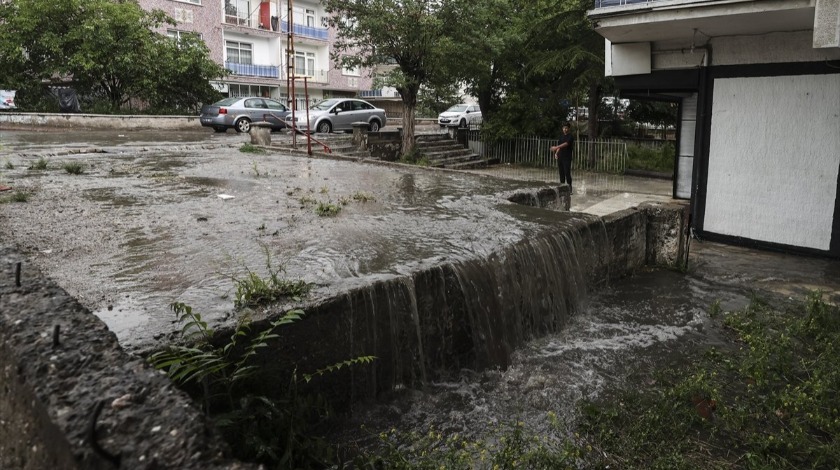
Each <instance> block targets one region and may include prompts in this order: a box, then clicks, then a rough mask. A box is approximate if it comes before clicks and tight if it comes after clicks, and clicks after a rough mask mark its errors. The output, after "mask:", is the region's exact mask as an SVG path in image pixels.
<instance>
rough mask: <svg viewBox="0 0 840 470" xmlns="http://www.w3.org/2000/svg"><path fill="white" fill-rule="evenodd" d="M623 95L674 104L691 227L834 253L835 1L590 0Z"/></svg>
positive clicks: (837, 133)
mask: <svg viewBox="0 0 840 470" xmlns="http://www.w3.org/2000/svg"><path fill="white" fill-rule="evenodd" d="M589 17H590V19H591V20H592V21H593V23H594V27H595V30H596V31H597V32H598V33H600V34H601V35H602V36H604V38H606V70H605V72H606V75H608V76H613V77H615V82H616V84H617V85H618V88H619V89H620V90H621V94H622V97H637V98H651V99H663V100H671V101H676V102H678V103H679V104H680V108H681V109H680V116H681V119H680V122H679V129H678V137H677V138H678V142H679V144H678V163H677V170H676V178H675V184H674V195H675V196H676V197H680V198H690V199H691V201H692V204H691V206H692V217H693V225H694V228H695V231H696V233H698V234H700V235H701V236H704V237H706V238H710V239H719V240H722V241H730V242H735V243H742V244H748V245H757V246H762V247H765V248H773V249H782V250H786V251H798V252H809V253H816V254H823V255H825V254H827V255H830V256H832V257H840V199H838V194H840V191H838V187H840V177H839V176H838V175H840V0H658V1H657V0H649V1H640V0H595V4H594V8H593V9H592V10H590V12H589Z"/></svg>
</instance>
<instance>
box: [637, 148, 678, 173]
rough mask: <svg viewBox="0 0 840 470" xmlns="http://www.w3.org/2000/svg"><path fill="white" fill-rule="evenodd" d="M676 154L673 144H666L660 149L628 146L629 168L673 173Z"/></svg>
mask: <svg viewBox="0 0 840 470" xmlns="http://www.w3.org/2000/svg"><path fill="white" fill-rule="evenodd" d="M674 153H675V151H674V144H672V143H671V142H665V143H664V144H662V146H661V147H659V148H651V147H646V146H641V145H628V146H627V156H628V161H627V168H632V169H634V170H645V171H658V172H663V173H673V171H674Z"/></svg>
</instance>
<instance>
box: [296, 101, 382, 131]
mask: <svg viewBox="0 0 840 470" xmlns="http://www.w3.org/2000/svg"><path fill="white" fill-rule="evenodd" d="M386 121H387V120H386V117H385V110H384V109H381V108H377V107H375V106H374V105H372V104H370V103H368V102H367V101H364V100H357V99H354V98H331V99H328V100H324V101H321V102H320V103H318V104H316V105H315V106H312V107H311V108H309V122H306V110H305V109H301V110H296V111H295V124H297V128H298V129H303V130H307V129H315V132H320V133H324V134H326V133H330V132H332V131H351V130H353V123H354V122H366V123H367V124H368V130H370V131H371V132H376V131H378V130H379V129H382V128H383V127H385V122H386ZM292 124H293V122H292V116H291V115H289V116H287V117H286V125H287V127H292Z"/></svg>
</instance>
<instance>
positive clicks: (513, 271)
mask: <svg viewBox="0 0 840 470" xmlns="http://www.w3.org/2000/svg"><path fill="white" fill-rule="evenodd" d="M567 196H568V195H567V194H561V193H560V192H554V193H551V194H549V192H540V193H538V195H537V197H535V198H533V197H532V198H529V197H516V196H512V199H517V200H521V201H523V202H525V204H529V203H528V202H527V201H529V200H530V201H534V202H533V204H534V205H540V206H546V205H550V204H559V205H560V206H561V207H562V206H563V205H565V204H566V203H567V199H566V197H567ZM529 210H530V209H529ZM686 210H687V207H686V206H684V205H676V204H675V205H660V204H648V205H642V206H640V207H639V208H638V209H628V210H625V211H622V212H618V213H615V214H612V215H610V216H608V217H606V218H604V219H601V218H597V217H594V216H593V217H592V218H591V219H585V220H582V219H579V218H577V219H574V220H573V221H572V222H570V224H571V225H568V226H567V227H566V228H564V229H562V230H559V228H558V229H555V230H550V231H547V232H546V233H545V235H544V236H542V235H541V236H540V237H539V238H540V239H538V240H523V242H522V243H519V244H517V245H515V246H512V247H501V248H500V252H499V253H495V254H491V255H490V256H489V258H487V259H477V260H474V261H470V262H457V263H456V262H452V263H446V264H443V265H441V266H438V267H435V268H433V269H429V270H424V271H421V272H418V273H415V274H414V275H412V276H408V277H404V278H396V279H392V280H389V281H379V282H376V283H375V284H374V285H371V286H369V287H366V288H364V289H359V290H358V291H357V292H356V291H354V292H348V293H344V294H341V295H339V296H337V297H336V298H334V299H331V300H329V301H326V302H324V303H322V304H321V305H315V306H311V308H307V309H306V311H307V315H306V318H305V319H304V320H303V321H300V322H297V323H295V324H293V325H290V326H289V327H288V328H284V329H283V331H282V334H283V341H281V342H280V343H281V345H280V346H278V347H276V348H274V349H270V348H269V349H267V353H266V354H263V356H262V358H261V359H262V360H263V361H264V362H265V363H271V365H274V366H277V365H278V364H283V363H286V361H289V362H288V363H287V364H295V366H296V367H298V368H299V370H300V371H303V372H311V371H314V370H316V369H317V368H318V367H323V366H324V365H329V364H335V363H337V362H339V361H342V360H346V359H348V358H351V357H357V356H359V355H363V354H373V355H376V356H377V360H376V361H375V362H374V364H372V365H371V366H366V367H355V368H349V369H347V368H345V369H342V370H341V371H340V372H339V373H336V374H330V375H329V377H328V380H325V381H320V382H319V381H317V380H316V381H314V382H317V383H318V387H320V388H321V389H322V390H323V391H326V392H327V393H329V394H330V395H332V396H334V397H336V398H338V399H339V403H342V402H344V403H351V402H353V401H358V400H364V399H370V398H372V397H375V396H378V395H379V394H380V393H382V392H386V391H389V390H392V389H394V388H395V387H398V386H403V385H408V386H411V385H416V384H418V383H422V382H423V381H425V380H430V379H432V378H434V377H436V376H441V375H442V374H446V373H447V371H453V372H457V371H458V370H460V369H461V368H469V369H481V368H484V367H491V366H494V365H501V366H504V365H506V363H507V361H508V359H509V355H510V352H511V351H512V350H513V349H514V348H515V347H517V346H519V345H520V344H522V342H524V341H525V340H527V339H528V338H531V337H534V336H535V335H539V334H546V333H548V332H550V331H555V330H557V329H559V328H561V327H562V326H563V324H564V322H565V319H566V315H568V314H570V313H571V312H572V311H573V309H574V307H575V302H574V300H575V299H576V296H577V295H579V292H578V291H577V290H576V289H575V288H574V285H577V284H578V283H580V284H585V285H586V286H588V287H589V288H594V287H596V286H600V285H603V284H605V283H608V282H610V281H612V280H615V279H618V278H620V277H623V276H626V275H627V274H629V273H631V272H633V271H634V270H636V269H639V268H641V267H643V266H645V265H647V264H651V263H654V264H662V263H670V262H671V260H678V259H681V257H680V250H682V249H683V245H682V243H681V242H680V239H681V235H683V234H684V233H685V230H686V227H685V225H684V224H683V221H684V220H686V218H685V214H686ZM560 220H563V219H562V218H561V219H560ZM570 220H572V219H570ZM564 223H565V222H564ZM557 250H559V251H557ZM572 255H574V256H572ZM564 257H565V258H568V259H564ZM18 263H20V266H21V269H20V276H19V279H20V282H19V283H18V280H17V279H18V275H17V273H16V271H17V266H18ZM538 265H542V266H543V267H542V268H541V267H540V266H538ZM488 266H492V267H494V269H488ZM577 266H580V269H578V268H577ZM535 270H536V271H535ZM529 271H531V274H535V275H532V276H529V277H526V278H522V277H520V276H522V275H523V274H527V273H528V272H529ZM578 271H579V272H578ZM541 273H542V275H541ZM465 274H468V275H470V276H475V277H476V283H475V286H474V287H475V288H480V289H486V292H485V291H484V290H481V291H479V292H473V293H471V294H470V295H467V294H465V293H459V292H455V290H454V287H457V286H461V288H463V287H464V284H463V282H462V280H463V279H464V278H463V276H464V275H465ZM479 278H480V279H479ZM549 278H551V279H549ZM559 278H562V282H563V284H550V283H551V282H556V281H555V280H556V279H559ZM493 282H497V284H493ZM547 282H548V283H549V284H546V283H547ZM485 285H486V286H488V287H486V288H485V287H483V286H485ZM497 285H500V286H502V288H500V289H499V290H498V292H497V291H496V289H497V287H496V286H497ZM476 286H477V287H476ZM546 286H548V287H549V288H548V289H547V288H546ZM558 286H561V287H558ZM562 286H565V287H562ZM578 287H580V288H582V289H583V290H585V287H584V286H578ZM551 288H556V289H557V290H556V291H553V290H551ZM506 296H507V297H506ZM510 296H514V297H515V298H512V297H510ZM496 297H499V298H500V299H501V300H494V299H496ZM549 297H550V299H549ZM528 298H534V299H535V300H536V301H535V303H534V305H535V306H537V307H538V308H536V310H535V309H532V308H525V307H522V306H519V305H517V304H519V303H521V302H522V301H524V300H526V299H528ZM474 301H478V302H484V301H487V302H490V303H492V302H499V305H496V307H501V311H500V312H499V313H498V315H496V316H492V317H491V316H490V315H489V314H488V315H487V316H486V317H485V316H484V315H480V314H478V313H476V312H482V311H484V310H483V309H482V308H481V306H478V307H479V308H475V306H473V307H472V308H467V307H469V305H467V304H469V303H470V302H474ZM546 302H548V303H550V304H552V305H555V307H556V308H545V305H546ZM540 305H542V307H540ZM488 306H490V305H489V304H488ZM491 307H492V306H491ZM514 307H515V313H516V315H511V311H512V310H510V309H511V308H514ZM557 309H559V310H561V311H562V312H561V314H560V315H556V314H555V313H554V312H553V310H557ZM489 310H490V309H488V310H487V311H489ZM537 310H538V311H537ZM545 311H548V312H545ZM464 312H472V313H469V314H464ZM258 327H259V324H255V325H254V329H253V331H258V330H259V328H258ZM219 334H221V335H222V336H225V332H221V331H220V332H219ZM486 335H491V336H490V337H486ZM225 337H226V336H225ZM265 379H266V385H267V386H270V382H271V380H272V379H276V380H279V381H283V382H285V378H282V377H274V376H272V377H266V378H265ZM286 383H287V382H286ZM100 404H101V405H102V406H103V408H101V413H98V414H97V406H98V405H100ZM0 420H2V421H1V422H0V468H4V469H5V468H15V469H33V470H34V469H43V468H55V469H59V468H60V469H65V468H66V469H74V468H84V469H108V468H117V465H115V464H114V463H113V461H114V460H115V459H119V461H120V464H119V465H118V466H119V468H140V469H153V468H179V469H193V468H194V469H215V468H234V469H235V468H253V467H250V466H248V465H243V464H241V463H237V462H235V461H232V460H228V459H226V456H225V448H226V447H225V445H224V444H223V443H222V442H220V440H219V439H218V438H217V437H216V434H215V433H214V432H213V430H212V429H209V428H208V424H207V422H206V421H205V418H204V417H203V415H202V414H201V412H200V411H199V410H197V409H196V408H195V406H194V405H193V404H192V403H191V401H190V399H189V398H188V397H187V396H186V395H185V394H184V393H182V392H180V391H179V390H177V389H176V388H174V387H173V385H172V384H171V383H170V382H169V380H168V379H167V378H166V377H165V376H164V375H161V374H160V373H159V372H156V371H154V370H152V369H150V368H149V367H148V366H147V365H146V364H145V362H144V361H143V360H142V359H139V358H137V357H133V356H129V355H128V354H126V353H125V352H124V351H123V350H122V349H121V348H120V347H119V345H118V343H117V340H116V337H115V336H114V334H113V333H111V332H110V331H108V330H107V328H106V327H105V325H104V324H103V323H102V322H101V321H100V320H99V319H98V318H97V317H96V316H94V315H93V314H91V313H90V312H89V311H87V310H86V309H84V308H83V307H82V306H81V305H80V304H79V303H78V302H76V301H75V300H74V299H72V298H70V297H69V296H68V295H67V293H66V292H64V290H63V289H61V288H59V287H58V286H56V285H55V284H54V283H52V282H51V281H49V280H48V279H46V278H44V277H43V276H42V275H41V274H40V273H37V272H33V271H31V268H30V267H29V265H28V264H27V262H26V259H25V257H23V256H21V255H20V254H19V253H17V252H15V251H13V250H11V249H7V248H0Z"/></svg>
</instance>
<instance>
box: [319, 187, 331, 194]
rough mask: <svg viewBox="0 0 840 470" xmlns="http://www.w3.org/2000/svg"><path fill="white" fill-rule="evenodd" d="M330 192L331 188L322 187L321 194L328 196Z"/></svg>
mask: <svg viewBox="0 0 840 470" xmlns="http://www.w3.org/2000/svg"><path fill="white" fill-rule="evenodd" d="M328 192H330V188H328V187H326V186H322V187H321V194H327V193H328Z"/></svg>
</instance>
